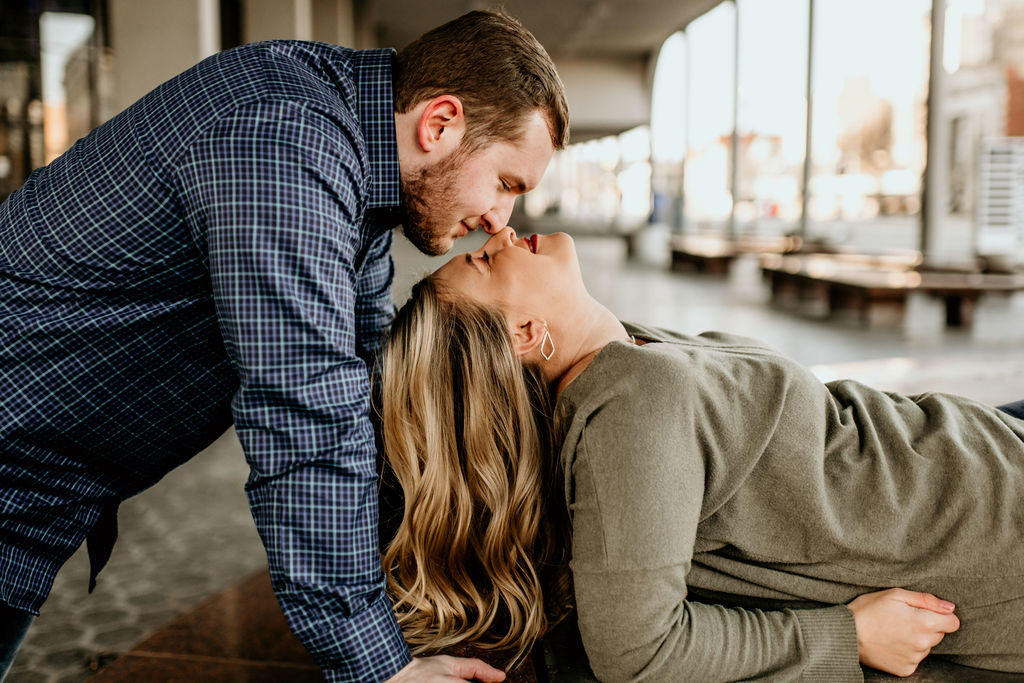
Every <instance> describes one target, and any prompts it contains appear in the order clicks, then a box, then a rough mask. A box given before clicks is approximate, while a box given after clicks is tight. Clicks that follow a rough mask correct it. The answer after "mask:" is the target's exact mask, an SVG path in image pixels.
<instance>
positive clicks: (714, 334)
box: [622, 321, 775, 353]
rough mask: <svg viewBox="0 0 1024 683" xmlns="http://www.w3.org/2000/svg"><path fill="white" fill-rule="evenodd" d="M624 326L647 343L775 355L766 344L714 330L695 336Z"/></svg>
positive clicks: (627, 330) (636, 325)
mask: <svg viewBox="0 0 1024 683" xmlns="http://www.w3.org/2000/svg"><path fill="white" fill-rule="evenodd" d="M622 324H623V326H625V328H626V332H628V333H629V334H631V335H633V336H634V337H636V338H637V339H640V340H643V341H645V342H655V343H658V342H661V343H665V344H677V345H682V346H690V347H707V348H717V349H720V350H729V349H733V350H737V351H745V352H764V353H775V352H774V351H773V350H772V349H771V347H769V346H768V345H767V344H765V343H764V342H761V341H758V340H757V339H754V338H752V337H745V336H743V335H740V334H733V333H731V332H721V331H717V330H712V331H707V332H701V333H700V334H695V335H694V334H684V333H682V332H676V331H674V330H668V329H665V328H662V327H653V326H650V325H640V324H637V323H631V322H626V321H622Z"/></svg>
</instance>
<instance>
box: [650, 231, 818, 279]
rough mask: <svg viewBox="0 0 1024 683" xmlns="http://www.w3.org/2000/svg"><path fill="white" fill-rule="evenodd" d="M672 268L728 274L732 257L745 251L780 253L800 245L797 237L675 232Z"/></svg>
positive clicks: (734, 257) (671, 244) (712, 273)
mask: <svg viewBox="0 0 1024 683" xmlns="http://www.w3.org/2000/svg"><path fill="white" fill-rule="evenodd" d="M669 244H670V249H671V252H672V260H671V267H672V270H676V271H682V272H693V273H706V274H710V275H726V274H728V272H729V267H730V266H731V265H732V262H733V260H735V259H736V257H738V256H739V255H741V254H746V253H756V254H764V253H774V254H781V253H786V252H790V251H793V250H795V249H798V248H799V246H800V240H799V238H797V237H741V238H737V239H729V238H726V237H723V236H720V235H676V236H674V237H673V238H672V239H671V240H670V243H669Z"/></svg>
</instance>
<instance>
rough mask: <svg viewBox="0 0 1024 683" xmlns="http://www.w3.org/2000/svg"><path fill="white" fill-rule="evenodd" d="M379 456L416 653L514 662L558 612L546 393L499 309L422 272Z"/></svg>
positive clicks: (387, 358)
mask: <svg viewBox="0 0 1024 683" xmlns="http://www.w3.org/2000/svg"><path fill="white" fill-rule="evenodd" d="M382 375H383V377H382V385H383V386H382V395H381V402H380V411H381V420H382V431H383V439H384V451H385V456H386V458H387V461H388V463H389V464H390V466H391V468H392V469H393V471H394V473H395V476H396V478H397V480H398V483H399V484H400V486H401V489H402V493H403V495H404V498H405V502H404V514H403V517H402V522H401V526H400V527H399V529H398V532H397V535H396V536H395V538H394V539H393V540H392V541H391V543H390V544H389V545H388V547H387V550H386V551H385V554H384V570H385V572H386V574H387V576H388V585H389V590H390V592H391V594H392V598H393V600H394V604H395V611H396V614H397V615H398V622H399V624H400V625H401V627H402V630H403V632H404V635H405V638H406V640H407V641H408V642H409V644H410V646H411V647H412V649H413V652H414V653H420V652H424V651H428V650H429V651H432V650H438V649H441V648H444V647H448V646H451V645H456V644H459V643H463V642H466V643H471V644H473V645H475V646H476V647H479V648H481V649H485V650H488V649H490V650H505V651H510V652H513V653H514V656H513V657H512V662H515V661H517V660H518V659H519V658H521V657H522V656H523V655H524V654H525V653H526V652H527V651H528V650H529V648H530V647H531V645H532V644H533V642H534V641H535V640H536V639H537V638H539V637H540V636H542V635H543V634H544V633H545V631H546V630H547V629H548V628H549V627H550V626H553V625H554V624H555V623H557V621H558V620H560V619H561V618H562V617H563V616H565V614H566V613H567V612H568V610H569V609H570V605H571V586H570V578H569V568H568V561H569V555H570V548H569V543H570V540H569V539H570V534H569V521H568V511H567V510H566V507H565V502H564V498H563V495H564V494H563V492H562V485H561V475H560V468H559V467H558V464H557V459H556V456H555V448H554V439H553V436H552V426H551V425H552V415H551V410H552V397H551V393H550V389H549V387H548V385H547V383H546V381H545V380H544V377H543V376H542V375H541V373H540V370H539V369H538V368H537V367H533V366H530V365H525V364H523V363H522V362H520V360H519V358H518V356H517V355H516V353H515V350H514V347H513V345H512V338H511V335H510V334H509V331H508V329H507V327H506V322H505V318H504V316H503V315H502V314H501V312H500V311H498V310H496V309H492V308H488V307H485V306H482V305H480V304H478V303H475V302H473V301H471V300H469V299H466V298H460V297H458V296H456V295H455V294H454V293H453V292H451V291H446V290H445V289H443V288H442V286H441V283H439V282H437V281H435V280H434V279H432V278H429V277H428V278H427V279H425V280H423V281H421V282H419V283H418V284H417V285H416V286H415V287H414V288H413V294H412V298H411V299H410V300H409V302H408V303H406V304H405V305H404V306H403V307H402V309H401V310H400V311H399V312H398V315H397V317H396V319H395V322H394V323H393V325H392V328H391V332H390V335H389V337H388V340H387V343H386V346H385V352H384V360H383V368H382Z"/></svg>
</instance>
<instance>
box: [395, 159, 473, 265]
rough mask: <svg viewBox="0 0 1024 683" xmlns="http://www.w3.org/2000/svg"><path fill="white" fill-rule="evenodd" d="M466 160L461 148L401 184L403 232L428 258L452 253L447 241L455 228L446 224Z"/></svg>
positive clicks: (404, 179) (403, 180) (405, 179)
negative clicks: (460, 172) (458, 179)
mask: <svg viewBox="0 0 1024 683" xmlns="http://www.w3.org/2000/svg"><path fill="white" fill-rule="evenodd" d="M465 156H466V155H465V154H464V153H463V147H462V146H460V147H459V148H458V149H456V150H455V151H454V152H452V153H451V154H449V155H448V156H447V157H445V158H444V159H441V160H440V161H438V162H437V163H436V164H434V165H433V166H427V167H425V168H422V169H420V170H419V171H417V172H416V174H415V175H414V176H413V177H412V178H403V179H402V181H401V194H402V211H403V213H404V214H405V215H404V217H403V220H402V232H404V233H405V236H406V238H407V239H408V240H409V241H410V242H412V243H413V245H414V246H415V247H416V248H417V249H419V250H420V251H422V252H423V253H424V254H427V255H428V256H440V255H441V254H445V253H447V252H448V250H449V249H451V243H450V241H449V240H448V237H449V235H450V234H451V230H452V228H453V227H454V226H452V225H449V224H447V223H445V222H444V221H445V216H449V215H450V214H449V213H448V211H450V210H451V207H452V205H453V204H454V200H455V195H456V187H455V185H456V182H457V177H458V171H459V169H460V168H461V167H462V163H463V161H464V157H465Z"/></svg>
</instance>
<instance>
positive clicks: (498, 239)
mask: <svg viewBox="0 0 1024 683" xmlns="http://www.w3.org/2000/svg"><path fill="white" fill-rule="evenodd" d="M515 241H516V231H515V230H513V229H512V228H510V227H508V226H506V227H504V228H502V229H501V230H499V231H498V232H496V233H494V234H493V235H491V236H490V237H489V238H488V239H487V241H486V242H484V245H483V246H482V247H480V251H486V252H487V253H489V254H493V253H494V252H496V251H500V250H502V249H504V248H505V247H507V246H509V245H511V244H512V243H513V242H515Z"/></svg>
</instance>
